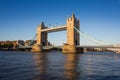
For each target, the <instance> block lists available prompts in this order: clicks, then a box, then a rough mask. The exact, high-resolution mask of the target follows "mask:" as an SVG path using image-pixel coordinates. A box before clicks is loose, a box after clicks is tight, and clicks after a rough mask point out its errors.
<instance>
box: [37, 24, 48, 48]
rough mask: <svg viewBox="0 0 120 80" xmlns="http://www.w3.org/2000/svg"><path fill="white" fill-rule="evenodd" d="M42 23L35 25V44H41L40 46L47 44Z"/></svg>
mask: <svg viewBox="0 0 120 80" xmlns="http://www.w3.org/2000/svg"><path fill="white" fill-rule="evenodd" d="M45 28H47V27H45V25H44V23H43V22H42V23H41V24H40V25H39V26H38V27H37V44H38V45H42V46H47V34H48V33H47V32H42V29H45Z"/></svg>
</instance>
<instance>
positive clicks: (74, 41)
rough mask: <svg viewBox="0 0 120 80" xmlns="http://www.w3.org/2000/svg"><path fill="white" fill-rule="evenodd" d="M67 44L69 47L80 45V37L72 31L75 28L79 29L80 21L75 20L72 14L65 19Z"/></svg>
mask: <svg viewBox="0 0 120 80" xmlns="http://www.w3.org/2000/svg"><path fill="white" fill-rule="evenodd" d="M66 26H67V44H69V45H80V35H79V33H78V32H77V31H76V30H75V29H74V27H76V28H77V29H78V30H79V29H80V21H79V19H76V18H75V15H74V13H73V14H72V16H71V17H70V18H68V19H67V24H66Z"/></svg>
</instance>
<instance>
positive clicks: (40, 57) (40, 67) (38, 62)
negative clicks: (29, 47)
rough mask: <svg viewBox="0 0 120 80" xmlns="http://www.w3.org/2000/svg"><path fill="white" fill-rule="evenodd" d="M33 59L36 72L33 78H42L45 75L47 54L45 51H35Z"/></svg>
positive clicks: (38, 79) (39, 79)
mask: <svg viewBox="0 0 120 80" xmlns="http://www.w3.org/2000/svg"><path fill="white" fill-rule="evenodd" d="M34 59H35V60H34V61H35V67H36V72H37V75H36V77H35V79H34V80H41V79H42V80H43V79H45V77H46V75H47V56H46V54H45V53H35V54H34Z"/></svg>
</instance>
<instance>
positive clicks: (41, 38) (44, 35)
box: [20, 14, 120, 53]
mask: <svg viewBox="0 0 120 80" xmlns="http://www.w3.org/2000/svg"><path fill="white" fill-rule="evenodd" d="M64 30H66V32H67V43H65V44H63V45H62V46H59V47H55V46H49V45H48V33H52V32H58V31H64ZM80 35H82V36H84V37H85V38H86V39H88V40H90V41H93V42H95V43H96V44H106V43H105V42H101V41H98V40H96V39H94V38H92V37H90V36H88V35H86V34H85V33H84V32H81V31H80V21H79V19H77V18H76V17H75V15H74V14H72V16H71V17H70V18H67V20H66V25H63V26H56V27H51V28H48V27H46V26H45V24H44V22H42V23H41V24H40V25H39V26H38V27H37V34H36V35H35V37H37V39H36V44H35V45H33V46H30V45H28V46H26V47H21V45H20V48H32V51H43V49H48V48H62V52H63V53H69V52H70V53H76V52H83V51H84V50H83V49H84V48H117V49H118V48H120V46H117V47H116V46H114V45H111V44H109V45H103V46H102V45H101V46H81V45H80ZM35 37H34V38H35ZM32 41H33V40H32ZM31 43H32V42H30V44H31ZM119 51H120V50H119Z"/></svg>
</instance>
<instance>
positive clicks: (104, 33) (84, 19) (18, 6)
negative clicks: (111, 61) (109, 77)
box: [0, 0, 120, 44]
mask: <svg viewBox="0 0 120 80" xmlns="http://www.w3.org/2000/svg"><path fill="white" fill-rule="evenodd" d="M73 12H74V13H75V16H76V17H77V18H79V19H80V22H81V24H80V26H81V30H82V31H84V32H85V33H87V34H89V35H91V36H93V37H94V38H96V39H98V40H102V41H105V42H109V43H118V42H120V0H0V41H1V40H29V39H32V38H33V36H34V35H35V33H36V28H37V26H38V25H39V24H40V23H41V22H42V21H44V23H45V25H47V26H49V27H50V25H49V24H51V26H57V25H65V24H66V18H67V17H70V16H71V14H72V13H73ZM48 40H49V41H51V42H52V43H54V44H60V43H63V42H66V31H63V32H56V33H50V34H49V37H48ZM86 42H87V40H86ZM86 42H84V40H82V39H81V44H83V43H86ZM88 43H89V42H88Z"/></svg>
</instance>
